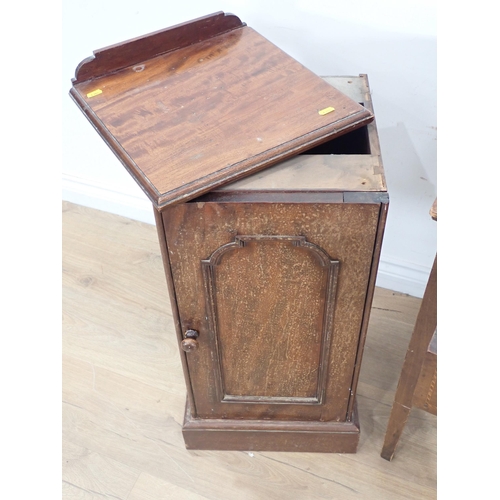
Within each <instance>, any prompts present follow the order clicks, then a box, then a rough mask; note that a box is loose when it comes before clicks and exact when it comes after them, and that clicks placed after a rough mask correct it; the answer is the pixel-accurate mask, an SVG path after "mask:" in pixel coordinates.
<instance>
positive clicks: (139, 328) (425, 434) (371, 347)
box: [62, 203, 436, 500]
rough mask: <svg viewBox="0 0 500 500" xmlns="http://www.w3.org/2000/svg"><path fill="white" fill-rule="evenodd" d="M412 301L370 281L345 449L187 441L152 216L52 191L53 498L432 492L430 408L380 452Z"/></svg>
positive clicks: (385, 496) (373, 499)
mask: <svg viewBox="0 0 500 500" xmlns="http://www.w3.org/2000/svg"><path fill="white" fill-rule="evenodd" d="M419 304H420V300H419V299H416V298H413V297H409V296H405V295H402V294H398V293H394V292H391V291H388V290H384V289H380V288H378V289H377V290H376V293H375V299H374V305H373V311H372V316H371V322H370V328H369V331H368V339H367V342H366V348H365V355H364V358H363V367H362V370H361V376H360V383H359V389H358V408H359V414H360V422H361V439H360V444H359V448H358V453H356V454H352V455H340V454H314V453H276V452H254V453H247V452H222V451H219V452H211V451H187V450H186V449H185V448H184V444H183V440H182V436H181V422H182V419H183V412H184V402H185V389H184V379H183V374H182V368H181V364H180V359H179V354H178V348H177V345H176V340H175V335H174V328H173V323H172V316H171V314H170V302H169V299H168V295H167V286H166V283H165V278H164V274H163V267H162V261H161V257H160V249H159V245H158V241H157V236H156V230H155V228H154V226H150V225H148V224H143V223H140V222H136V221H131V220H129V219H125V218H123V217H119V216H116V215H111V214H109V213H105V212H99V211H97V210H92V209H88V208H84V207H80V206H78V205H72V204H70V203H63V464H62V467H63V473H62V475H63V498H64V499H84V500H87V499H102V498H112V499H121V500H160V499H161V500H163V499H179V500H181V499H189V500H191V499H214V500H225V499H236V500H244V499H256V500H257V499H259V500H260V499H264V500H274V499H287V500H294V499H341V500H344V499H345V500H349V499H370V500H377V499H380V500H392V499H398V500H399V499H418V500H424V499H431V498H432V499H433V498H436V418H435V417H434V416H432V415H429V414H427V413H425V412H423V411H420V410H413V411H412V413H411V415H410V419H409V421H408V423H407V425H406V428H405V431H404V433H403V436H402V438H401V440H400V443H399V447H398V448H397V450H396V456H395V458H394V460H393V461H392V462H387V461H385V460H383V459H382V458H381V457H380V451H381V448H382V442H383V437H384V433H385V427H386V425H387V421H388V418H389V412H390V409H391V406H392V402H393V398H394V393H395V390H396V384H397V381H398V378H399V372H400V370H401V366H402V364H403V359H404V355H405V351H406V348H407V346H408V342H409V339H410V335H411V331H412V325H413V323H414V321H415V318H416V315H417V312H418V307H419Z"/></svg>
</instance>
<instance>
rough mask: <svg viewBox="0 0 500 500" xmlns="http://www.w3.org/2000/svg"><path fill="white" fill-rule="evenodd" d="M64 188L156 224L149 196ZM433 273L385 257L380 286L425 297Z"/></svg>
mask: <svg viewBox="0 0 500 500" xmlns="http://www.w3.org/2000/svg"><path fill="white" fill-rule="evenodd" d="M62 187H63V195H62V198H63V200H65V201H69V202H71V203H76V204H78V205H83V206H85V207H90V208H96V209H97V210H103V211H105V212H110V213H113V214H117V215H121V216H123V217H128V218H129V219H134V220H138V221H141V222H146V223H148V224H154V223H155V220H154V215H153V208H152V206H151V202H150V201H149V199H148V198H147V196H146V195H145V194H144V195H142V196H137V195H135V194H130V193H123V192H119V191H116V190H114V189H113V188H111V187H110V186H106V185H104V184H100V183H97V182H95V181H94V180H91V179H82V178H79V177H75V176H72V175H68V174H63V178H62ZM431 264H432V263H431ZM430 271H431V268H430V267H425V266H421V265H419V264H415V263H412V262H407V261H404V260H401V259H397V258H394V257H385V256H384V255H383V254H382V258H381V261H380V265H379V269H378V274H377V283H376V284H377V286H379V287H382V288H387V289H389V290H394V291H396V292H399V293H407V294H408V295H412V296H414V297H423V295H424V290H425V286H426V284H427V279H428V277H429V273H430Z"/></svg>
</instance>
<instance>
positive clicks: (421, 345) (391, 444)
mask: <svg viewBox="0 0 500 500" xmlns="http://www.w3.org/2000/svg"><path fill="white" fill-rule="evenodd" d="M436 325H437V257H436V258H435V259H434V265H433V266H432V270H431V273H430V275H429V280H428V282H427V286H426V288H425V293H424V297H423V299H422V304H421V306H420V311H419V312H418V316H417V321H416V322H415V327H414V329H413V333H412V336H411V340H410V345H409V346H408V350H407V351H406V357H405V361H404V363H403V369H402V370H401V376H400V377H399V383H398V388H397V390H396V396H395V398H394V404H393V406H392V410H391V416H390V418H389V423H388V425H387V431H386V434H385V440H384V445H383V447H382V453H381V456H382V458H385V459H386V460H391V459H392V457H393V455H394V450H395V448H396V445H397V444H398V440H399V437H400V436H401V433H402V432H403V429H404V427H405V424H406V421H407V420H408V416H409V414H410V410H411V408H412V402H413V394H414V392H415V388H416V386H417V382H418V379H419V376H420V371H421V369H422V365H423V363H424V360H425V355H426V352H427V348H428V346H429V343H430V342H431V339H432V336H433V334H434V331H435V330H436Z"/></svg>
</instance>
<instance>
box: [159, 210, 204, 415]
mask: <svg viewBox="0 0 500 500" xmlns="http://www.w3.org/2000/svg"><path fill="white" fill-rule="evenodd" d="M153 211H154V215H155V221H156V230H157V232H158V242H159V244H160V249H161V256H162V260H163V268H164V270H165V277H166V280H167V286H168V295H169V297H170V304H171V307H172V317H173V320H174V325H175V331H176V334H177V339H178V341H179V342H181V341H182V338H183V336H182V330H181V322H180V320H179V309H178V307H177V297H176V294H175V285H174V280H173V278H172V271H171V269H170V259H169V252H168V247H167V240H166V237H165V226H164V223H163V216H164V215H165V214H167V213H168V212H163V214H160V213H159V212H158V211H157V210H156V209H155V208H154V207H153ZM179 351H180V356H181V363H182V369H183V371H184V379H185V381H186V389H187V397H188V401H189V404H190V406H191V408H192V412H193V414H196V405H195V401H194V398H193V390H192V387H191V380H190V378H189V371H188V366H187V361H186V354H185V353H184V352H183V351H182V350H180V349H179Z"/></svg>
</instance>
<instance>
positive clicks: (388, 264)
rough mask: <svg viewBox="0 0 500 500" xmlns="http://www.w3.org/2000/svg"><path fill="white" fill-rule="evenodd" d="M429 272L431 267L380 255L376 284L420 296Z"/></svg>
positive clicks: (422, 293)
mask: <svg viewBox="0 0 500 500" xmlns="http://www.w3.org/2000/svg"><path fill="white" fill-rule="evenodd" d="M431 265H432V262H431ZM430 272H431V267H426V266H422V265H419V264H415V263H414V262H407V261H404V260H401V259H397V258H395V257H390V256H388V257H384V256H382V258H381V259H380V264H379V267H378V273H377V282H376V286H379V287H381V288H387V289H389V290H394V291H395V292H399V293H407V294H408V295H412V296H413V297H419V298H422V297H423V296H424V291H425V287H426V285H427V280H428V279H429V274H430Z"/></svg>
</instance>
